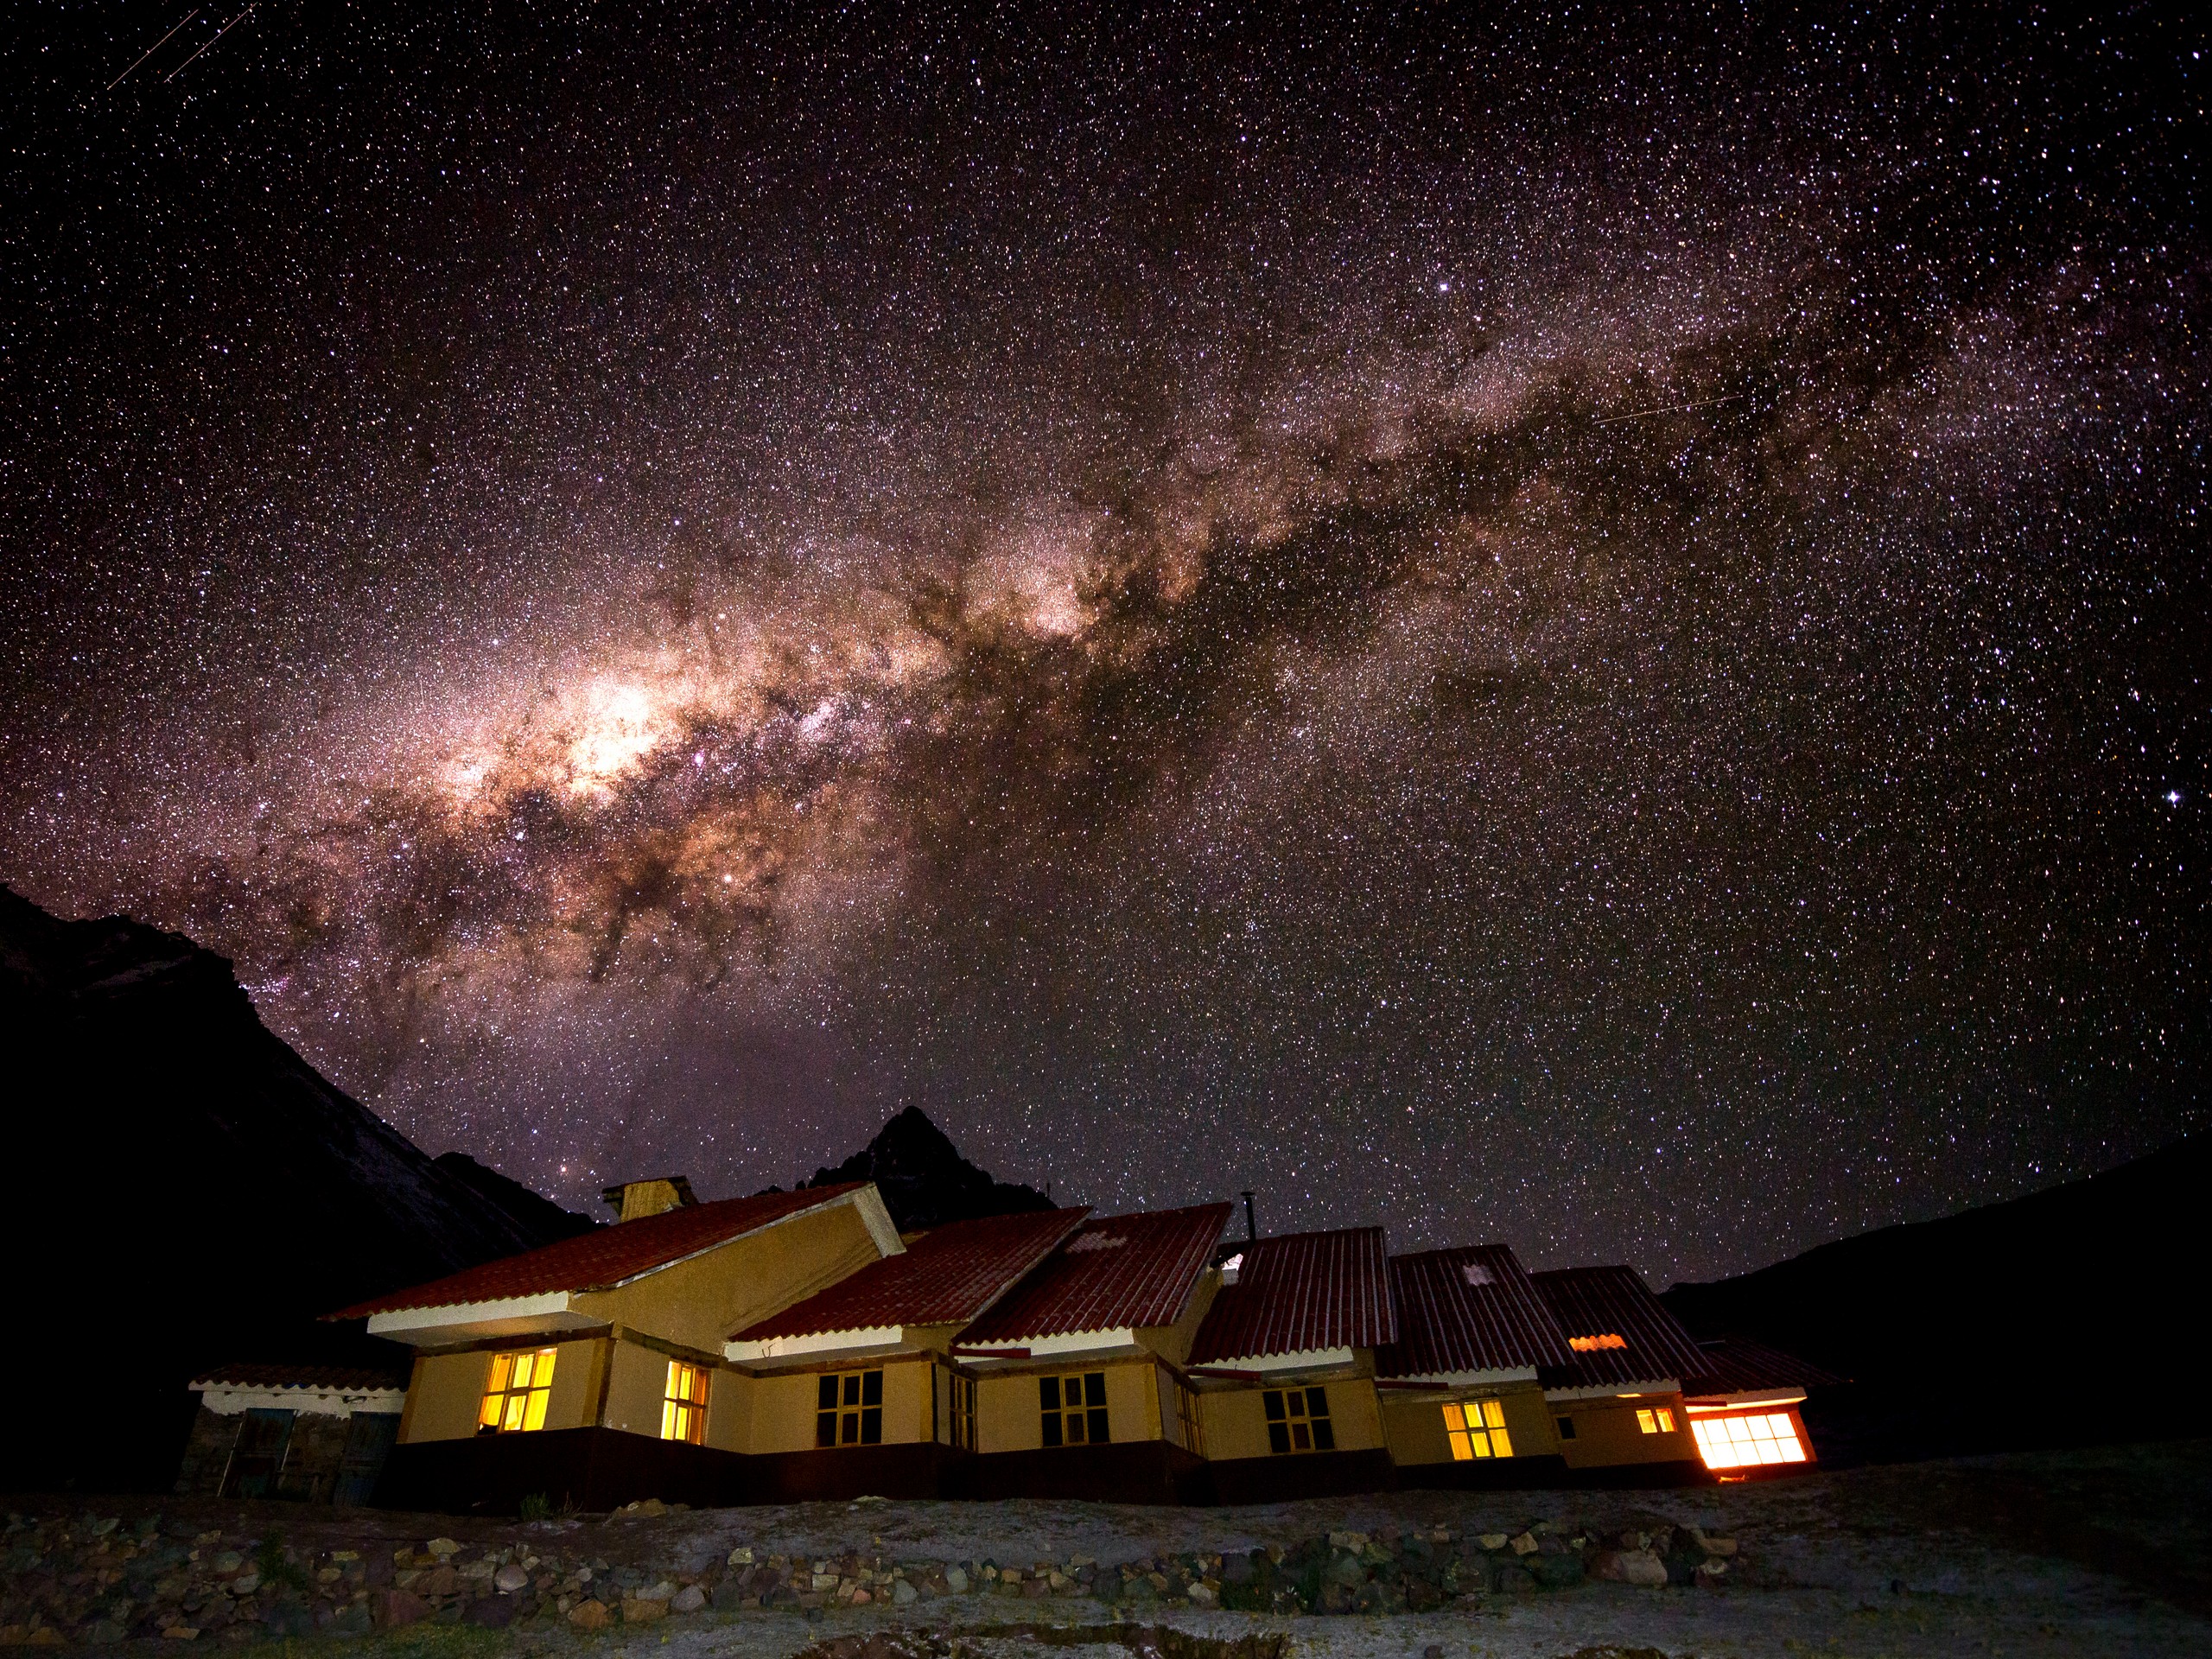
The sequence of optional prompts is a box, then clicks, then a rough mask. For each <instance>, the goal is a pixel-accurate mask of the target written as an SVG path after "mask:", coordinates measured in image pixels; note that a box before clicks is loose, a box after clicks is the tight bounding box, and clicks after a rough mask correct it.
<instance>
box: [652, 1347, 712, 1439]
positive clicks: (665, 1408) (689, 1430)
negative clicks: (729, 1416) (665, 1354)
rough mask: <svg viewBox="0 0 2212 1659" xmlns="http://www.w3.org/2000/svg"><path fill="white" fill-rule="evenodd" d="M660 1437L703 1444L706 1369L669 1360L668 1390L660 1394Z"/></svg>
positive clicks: (705, 1420) (677, 1360)
mask: <svg viewBox="0 0 2212 1659" xmlns="http://www.w3.org/2000/svg"><path fill="white" fill-rule="evenodd" d="M660 1437H661V1439H663V1440H689V1441H690V1443H691V1444H692V1445H693V1446H700V1445H703V1444H704V1443H705V1441H706V1439H707V1372H706V1368H705V1367H703V1366H700V1365H687V1364H685V1363H683V1361H682V1360H680V1359H671V1360H670V1361H669V1362H668V1392H667V1393H666V1394H665V1395H663V1396H662V1397H661V1405H660Z"/></svg>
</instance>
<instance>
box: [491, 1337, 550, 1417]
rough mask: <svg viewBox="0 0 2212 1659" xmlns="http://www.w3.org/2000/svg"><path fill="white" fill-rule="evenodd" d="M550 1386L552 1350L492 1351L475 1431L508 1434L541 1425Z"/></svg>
mask: <svg viewBox="0 0 2212 1659" xmlns="http://www.w3.org/2000/svg"><path fill="white" fill-rule="evenodd" d="M552 1389H553V1350H551V1349H550V1348H541V1349H539V1350H538V1351H537V1352H536V1353H534V1354H494V1355H493V1356H492V1378H491V1381H490V1383H487V1384H486V1387H485V1389H484V1408H483V1409H482V1410H481V1411H480V1412H478V1413H477V1414H476V1432H477V1433H479V1434H508V1433H519V1432H521V1431H523V1430H525V1429H533V1428H543V1427H545V1402H546V1398H547V1396H548V1395H550V1393H551V1392H552Z"/></svg>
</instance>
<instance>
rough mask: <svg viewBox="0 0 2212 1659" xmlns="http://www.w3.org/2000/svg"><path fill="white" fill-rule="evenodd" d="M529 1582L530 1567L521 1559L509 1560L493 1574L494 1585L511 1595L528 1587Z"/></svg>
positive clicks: (496, 1588) (495, 1587)
mask: <svg viewBox="0 0 2212 1659" xmlns="http://www.w3.org/2000/svg"><path fill="white" fill-rule="evenodd" d="M529 1583H530V1569H529V1568H528V1567H524V1566H523V1565H522V1564H521V1563H520V1562H519V1561H509V1562H508V1563H507V1564H506V1565H505V1567H501V1568H500V1569H499V1571H498V1572H497V1573H493V1575H492V1587H493V1589H495V1590H498V1591H499V1592H502V1593H504V1594H506V1595H510V1596H512V1594H514V1592H516V1591H518V1590H521V1589H524V1588H526V1587H527V1586H529Z"/></svg>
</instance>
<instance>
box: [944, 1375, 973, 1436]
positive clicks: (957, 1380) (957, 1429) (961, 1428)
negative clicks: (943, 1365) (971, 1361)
mask: <svg viewBox="0 0 2212 1659" xmlns="http://www.w3.org/2000/svg"><path fill="white" fill-rule="evenodd" d="M950 1376H951V1378H952V1445H953V1449H954V1450H955V1451H958V1452H973V1451H975V1450H976V1379H975V1378H974V1377H972V1376H962V1375H961V1374H960V1373H959V1372H958V1371H953V1372H951V1373H950Z"/></svg>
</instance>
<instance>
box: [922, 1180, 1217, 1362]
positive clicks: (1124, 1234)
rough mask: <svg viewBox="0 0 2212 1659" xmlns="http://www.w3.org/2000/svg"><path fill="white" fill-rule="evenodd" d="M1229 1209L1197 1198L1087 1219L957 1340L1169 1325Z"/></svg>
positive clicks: (1187, 1295)
mask: <svg viewBox="0 0 2212 1659" xmlns="http://www.w3.org/2000/svg"><path fill="white" fill-rule="evenodd" d="M1229 1211H1230V1206H1229V1205H1225V1204H1202V1205H1196V1206H1194V1207H1192V1208H1191V1209H1188V1210H1162V1211H1158V1212H1157V1213H1154V1214H1152V1215H1142V1216H1104V1217H1099V1218H1098V1219H1097V1220H1095V1221H1091V1222H1088V1223H1086V1224H1084V1227H1083V1229H1082V1230H1080V1231H1079V1232H1077V1234H1076V1236H1074V1237H1073V1238H1071V1239H1070V1240H1069V1241H1068V1242H1067V1243H1065V1245H1063V1246H1062V1247H1061V1248H1060V1249H1059V1251H1058V1253H1057V1254H1056V1255H1052V1256H1051V1257H1049V1258H1048V1259H1047V1260H1046V1262H1045V1264H1044V1265H1043V1266H1042V1267H1040V1268H1038V1269H1037V1270H1036V1271H1035V1272H1034V1273H1033V1274H1030V1275H1029V1277H1028V1278H1027V1279H1026V1280H1024V1281H1022V1282H1021V1283H1020V1285H1018V1286H1016V1287H1014V1289H1013V1290H1012V1291H1010V1292H1008V1293H1007V1294H1006V1296H1004V1297H1003V1298H1002V1299H1001V1300H1000V1301H999V1302H998V1303H997V1304H996V1305H995V1306H993V1307H992V1309H991V1311H990V1312H989V1313H986V1314H984V1315H983V1317H982V1319H978V1320H977V1321H976V1323H975V1324H973V1325H969V1327H968V1329H967V1330H965V1331H963V1332H961V1334H960V1339H961V1341H963V1342H1013V1343H1019V1342H1021V1341H1024V1340H1026V1339H1027V1338H1033V1337H1057V1336H1069V1335H1072V1334H1074V1333H1076V1332H1082V1331H1124V1330H1133V1329H1141V1328H1142V1327H1144V1326H1147V1325H1173V1324H1174V1323H1175V1320H1176V1319H1177V1318H1178V1317H1179V1315H1180V1314H1181V1313H1182V1312H1183V1309H1184V1306H1185V1304H1186V1303H1188V1302H1189V1300H1190V1299H1191V1292H1192V1289H1193V1288H1194V1287H1196V1286H1197V1284H1198V1276H1199V1274H1203V1273H1204V1272H1205V1270H1206V1268H1207V1265H1208V1264H1209V1263H1210V1262H1211V1261H1212V1259H1213V1247H1214V1246H1215V1245H1216V1244H1217V1243H1219V1242H1220V1240H1221V1233H1222V1229H1223V1228H1224V1227H1226V1226H1227V1225H1228V1224H1229Z"/></svg>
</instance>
